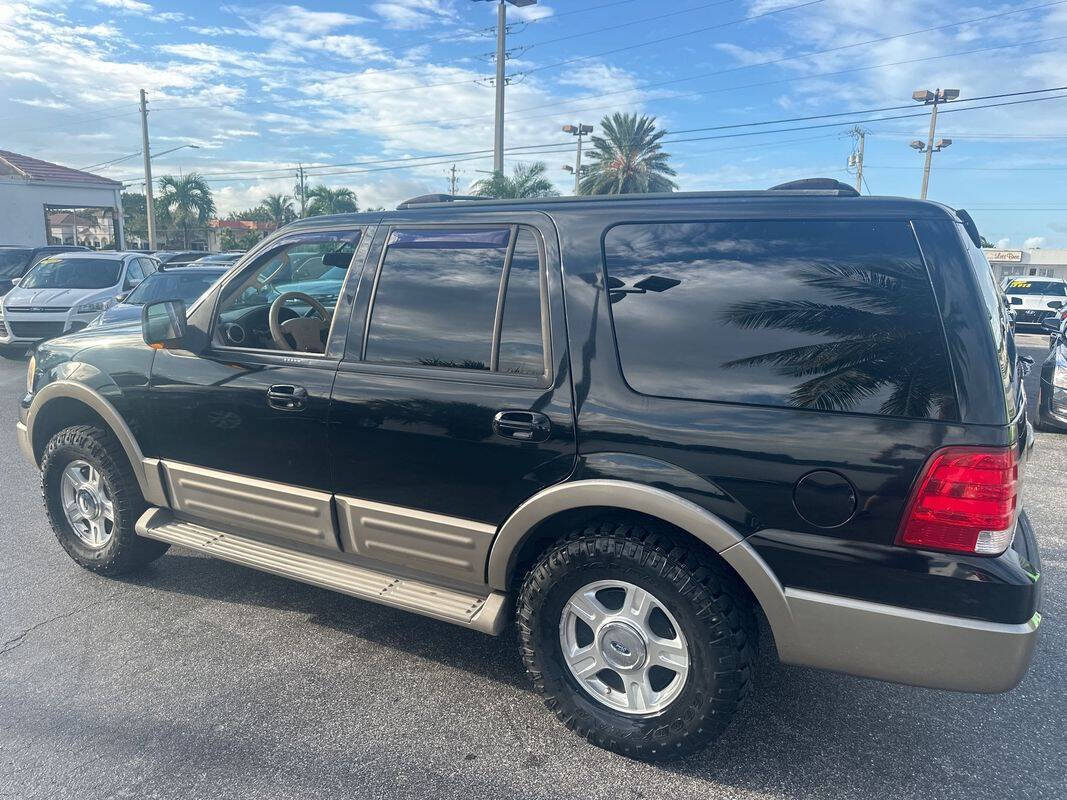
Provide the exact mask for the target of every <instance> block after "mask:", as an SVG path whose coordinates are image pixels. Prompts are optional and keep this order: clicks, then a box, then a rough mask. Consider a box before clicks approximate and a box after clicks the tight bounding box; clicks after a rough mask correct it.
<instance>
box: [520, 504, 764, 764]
mask: <svg viewBox="0 0 1067 800" xmlns="http://www.w3.org/2000/svg"><path fill="white" fill-rule="evenodd" d="M602 579H612V580H625V581H627V582H629V583H633V584H635V585H637V586H639V587H640V588H642V589H644V590H646V591H648V592H650V593H652V594H653V595H654V596H655V597H656V598H657V599H658V601H659V602H661V603H662V604H663V605H664V606H666V607H667V608H668V610H669V611H670V613H671V614H672V615H673V616H674V618H675V619H676V620H677V622H678V624H679V626H680V628H681V632H682V634H683V635H684V637H685V639H686V642H687V643H688V644H689V648H690V669H689V673H688V677H687V679H686V684H685V686H684V687H683V688H682V690H681V693H680V694H679V695H678V696H677V697H676V698H675V699H674V700H673V701H672V702H671V703H670V704H669V705H668V706H667V707H666V708H664V709H663V710H661V711H659V712H658V713H656V714H650V715H646V716H635V715H631V714H627V713H624V712H622V711H618V710H615V709H613V708H610V707H608V706H607V705H605V704H603V703H601V702H599V701H597V700H595V699H593V697H592V695H591V694H589V693H588V692H587V691H586V690H585V689H583V688H582V687H581V686H580V685H579V684H578V681H577V679H576V678H574V676H573V675H572V674H571V672H570V670H569V668H568V667H567V665H566V663H565V662H564V660H563V654H562V647H561V644H560V633H559V631H560V623H561V618H562V617H561V614H562V613H563V608H564V605H565V604H566V603H567V601H568V600H569V598H570V597H571V595H572V594H573V593H574V592H575V591H577V590H578V589H579V588H581V587H582V586H585V585H586V584H588V583H591V582H593V581H596V580H602ZM516 616H517V622H518V629H519V638H520V644H521V648H522V656H523V660H524V661H525V664H526V671H527V674H528V675H529V676H530V679H531V680H532V681H533V683H534V686H535V687H536V689H537V691H538V692H539V693H540V694H541V695H542V696H543V698H544V701H545V705H546V706H547V707H548V708H549V710H550V711H553V712H554V713H555V714H556V716H557V717H558V718H559V719H560V721H561V722H562V723H563V724H564V725H566V726H567V727H568V728H570V729H571V730H573V731H575V732H576V733H578V734H580V735H581V736H584V737H585V738H586V739H588V740H589V741H590V742H591V743H593V744H595V745H598V746H600V747H604V748H606V749H608V750H614V751H615V752H617V753H620V754H622V755H625V756H629V757H631V758H638V759H643V760H666V759H672V758H681V757H683V756H686V755H689V754H691V753H693V752H696V751H697V750H700V749H702V748H704V747H705V746H707V745H708V744H709V743H710V742H711V741H712V740H714V739H716V738H717V737H718V736H719V735H720V734H721V733H722V732H723V731H724V730H725V729H726V726H727V725H728V724H729V723H730V720H731V719H732V718H733V716H734V714H735V713H736V712H737V710H738V708H740V706H741V704H742V702H743V701H744V700H745V698H746V696H747V695H748V693H749V691H750V689H751V686H752V678H753V668H754V662H755V658H756V647H757V641H758V628H757V626H756V619H755V614H754V611H753V607H752V602H751V600H750V599H749V595H748V594H747V592H746V591H745V590H744V588H743V587H742V586H741V585H740V583H739V582H738V580H737V578H736V577H735V576H734V575H733V574H732V573H731V572H729V570H728V569H727V568H726V567H725V566H724V565H722V564H718V563H716V562H715V561H714V560H713V558H712V557H709V556H705V555H704V554H702V553H700V552H699V551H698V550H697V549H695V548H689V547H685V546H681V545H679V544H678V543H677V541H676V540H675V539H673V538H672V537H671V536H669V535H666V534H662V533H659V532H656V531H651V530H647V529H645V528H642V527H639V526H637V525H632V524H629V523H626V522H617V521H616V522H600V523H594V524H591V525H589V526H588V527H586V528H584V529H582V530H579V531H575V532H574V533H572V534H571V535H570V536H568V537H567V538H566V539H564V540H562V541H560V542H559V543H557V544H556V545H555V546H554V547H552V548H551V549H550V550H549V551H548V552H546V553H545V554H544V555H543V556H542V557H541V559H540V560H539V561H538V562H537V563H536V564H535V565H534V567H533V568H532V569H531V570H530V571H529V572H528V573H527V575H526V578H525V581H524V582H523V586H522V591H521V593H520V596H519V601H518V608H517V613H516Z"/></svg>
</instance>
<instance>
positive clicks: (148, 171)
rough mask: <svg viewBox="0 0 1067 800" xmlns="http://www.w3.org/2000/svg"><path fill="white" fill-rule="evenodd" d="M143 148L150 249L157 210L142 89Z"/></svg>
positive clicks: (145, 200)
mask: <svg viewBox="0 0 1067 800" xmlns="http://www.w3.org/2000/svg"><path fill="white" fill-rule="evenodd" d="M141 149H142V151H143V152H144V206H145V214H146V215H147V217H148V249H149V250H155V249H156V212H155V204H154V202H153V200H152V151H151V150H150V149H149V147H148V100H147V99H146V98H145V93H144V89H142V90H141Z"/></svg>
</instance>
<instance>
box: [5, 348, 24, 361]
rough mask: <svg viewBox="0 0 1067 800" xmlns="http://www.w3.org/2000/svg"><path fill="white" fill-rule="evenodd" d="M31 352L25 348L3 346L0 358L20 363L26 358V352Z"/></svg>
mask: <svg viewBox="0 0 1067 800" xmlns="http://www.w3.org/2000/svg"><path fill="white" fill-rule="evenodd" d="M27 350H29V348H28V347H25V346H14V347H12V346H11V345H3V346H0V357H3V358H6V359H9V360H11V361H18V360H19V359H22V358H25V357H26V351H27Z"/></svg>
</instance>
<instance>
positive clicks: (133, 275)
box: [126, 258, 144, 289]
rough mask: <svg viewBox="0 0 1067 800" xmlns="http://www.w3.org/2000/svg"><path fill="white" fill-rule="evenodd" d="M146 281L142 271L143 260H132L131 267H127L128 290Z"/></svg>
mask: <svg viewBox="0 0 1067 800" xmlns="http://www.w3.org/2000/svg"><path fill="white" fill-rule="evenodd" d="M143 280H144V270H143V269H141V259H139V258H131V259H130V265H129V266H128V267H126V288H127V289H130V288H132V287H134V286H136V285H137V284H139V283H140V282H141V281H143Z"/></svg>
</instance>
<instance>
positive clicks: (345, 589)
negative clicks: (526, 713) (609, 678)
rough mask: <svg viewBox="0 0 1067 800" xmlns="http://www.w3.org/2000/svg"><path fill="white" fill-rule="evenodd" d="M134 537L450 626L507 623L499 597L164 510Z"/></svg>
mask: <svg viewBox="0 0 1067 800" xmlns="http://www.w3.org/2000/svg"><path fill="white" fill-rule="evenodd" d="M136 529H137V533H138V535H140V536H145V537H147V538H149V539H158V540H159V541H162V542H170V543H171V544H179V545H182V546H183V547H188V548H191V549H193V550H197V551H200V552H202V553H206V554H207V555H209V556H213V557H215V558H220V559H222V560H223V561H231V562H233V563H234V564H241V565H242V566H246V567H252V568H253V569H258V570H262V571H263V572H270V573H273V574H275V575H280V576H282V577H283V578H292V579H293V580H297V581H302V582H303V583H310V584H311V585H313V586H319V587H321V588H323V589H332V590H334V591H337V592H342V593H343V594H347V595H351V596H352V597H358V598H359V599H360V600H370V601H371V602H374V603H381V604H383V605H387V606H392V607H393V608H400V609H403V610H405V611H412V612H414V613H416V614H422V615H423V616H426V617H433V618H434V619H439V620H442V621H444V622H451V623H453V624H454V625H462V626H463V627H465V628H471V629H473V630H477V631H481V632H482V633H489V634H492V635H494V636H495V635H496V634H498V633H500V631H501V630H503V628H504V624H505V622H506V621H507V603H506V602H505V601H506V598H505V596H504V595H503V594H502V593H500V592H490V593H489V594H488V595H487V596H484V597H483V596H480V595H474V594H466V593H464V592H457V591H455V590H453V589H443V588H441V587H439V586H433V585H432V584H428V583H423V582H421V581H415V580H411V579H409V578H398V577H396V576H395V575H389V574H387V573H384V572H377V571H375V570H370V569H366V568H365V567H357V566H353V565H352V564H346V563H344V562H341V561H336V560H334V559H331V558H324V557H322V556H315V555H309V554H307V553H301V552H297V551H295V550H290V549H288V548H285V547H279V546H278V545H274V544H266V543H265V542H258V541H256V540H254V539H249V538H247V537H246V536H239V535H237V534H233V533H228V532H226V531H221V530H218V529H215V528H209V527H206V526H204V525H200V524H198V523H195V522H188V521H186V520H181V519H176V518H175V517H174V516H173V514H172V513H171V512H170V511H169V510H168V509H165V508H150V509H148V511H146V512H145V513H144V514H143V515H142V516H141V518H140V519H139V520H137V528H136Z"/></svg>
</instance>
